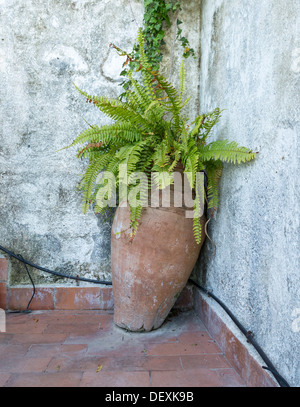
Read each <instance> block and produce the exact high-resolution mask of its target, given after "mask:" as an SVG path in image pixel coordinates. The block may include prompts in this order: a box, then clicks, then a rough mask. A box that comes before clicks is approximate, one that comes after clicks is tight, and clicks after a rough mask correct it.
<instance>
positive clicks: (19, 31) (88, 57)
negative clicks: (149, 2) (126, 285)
mask: <svg viewBox="0 0 300 407" xmlns="http://www.w3.org/2000/svg"><path fill="white" fill-rule="evenodd" d="M117 3H118V4H116V2H115V1H112V0H102V1H96V0H74V1H56V0H48V1H44V0H26V1H25V0H21V1H20V0H1V1H0V12H1V23H0V29H1V38H0V41H1V44H0V47H1V48H0V74H1V84H0V91H1V108H0V109H1V111H0V117H1V143H0V182H1V193H0V217H1V223H0V241H1V245H2V246H5V247H7V248H9V249H11V250H12V251H14V252H16V253H21V254H22V255H23V256H24V257H26V258H27V259H29V260H31V261H33V262H35V263H37V264H39V265H41V266H43V267H47V268H50V269H52V270H56V271H63V272H70V273H72V274H79V275H84V276H86V277H89V278H100V279H103V278H106V279H108V280H111V277H110V221H106V220H103V219H100V218H99V219H97V218H96V217H95V215H94V214H93V213H92V212H89V213H88V214H86V215H83V214H82V212H81V196H80V195H79V194H78V193H77V192H76V185H77V183H78V181H79V179H80V178H79V174H80V173H82V172H83V169H84V168H85V166H86V163H85V162H80V161H79V160H77V159H76V158H75V153H76V150H75V149H72V150H71V149H69V150H63V151H61V152H57V150H59V149H60V148H62V147H64V146H66V145H69V144H70V143H71V141H72V140H73V139H74V138H75V137H76V136H77V134H79V133H80V132H81V131H82V130H83V129H85V128H86V127H87V125H86V123H85V122H84V120H83V118H84V119H86V120H87V122H89V123H98V122H99V120H100V119H101V118H102V119H103V120H106V121H107V119H106V118H105V117H104V116H101V115H100V113H99V111H97V109H96V108H93V106H91V105H89V104H86V102H85V100H84V99H83V98H82V97H81V96H80V95H79V94H78V93H77V91H76V90H75V88H74V86H73V84H72V83H73V82H74V83H76V85H78V86H79V87H81V88H82V89H85V90H87V91H89V92H90V93H95V94H98V93H104V94H108V95H111V96H116V97H117V96H118V95H119V94H120V93H121V88H120V87H119V86H118V84H119V83H120V79H121V78H120V77H119V73H120V71H121V69H122V67H121V65H122V63H123V60H122V59H121V58H120V57H119V56H117V54H116V53H115V52H113V50H112V49H110V48H109V44H110V43H111V42H114V43H116V44H118V45H119V46H120V47H122V48H124V49H128V50H129V51H130V50H131V49H132V45H133V43H134V42H135V39H136V35H137V30H138V26H139V25H140V24H141V22H142V18H143V2H142V1H138V0H130V1H129V0H119V1H118V2H117ZM121 80H122V79H121ZM12 266H13V267H12V273H11V277H12V280H13V281H12V282H13V283H22V282H29V281H28V278H27V277H26V272H24V268H23V267H19V266H18V264H17V263H16V262H13V264H12ZM33 273H34V274H33V275H34V279H35V282H41V281H42V279H41V273H39V272H38V273H35V272H34V271H33ZM43 280H47V281H49V282H50V281H51V282H53V278H52V277H51V276H50V277H49V275H45V276H44V277H43ZM59 281H61V280H59ZM68 281H70V280H68Z"/></svg>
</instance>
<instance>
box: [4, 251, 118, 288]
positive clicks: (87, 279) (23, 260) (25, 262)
mask: <svg viewBox="0 0 300 407" xmlns="http://www.w3.org/2000/svg"><path fill="white" fill-rule="evenodd" d="M0 250H2V251H3V252H5V253H6V254H8V255H9V256H10V257H14V258H15V259H17V260H19V261H21V262H22V263H24V264H27V265H28V266H31V267H33V268H35V269H37V270H41V271H44V272H45V273H49V274H52V275H54V276H58V277H62V278H70V279H72V280H76V281H85V282H88V283H94V284H106V285H112V282H111V281H101V280H93V279H90V278H85V277H79V276H72V275H68V274H63V273H59V272H57V271H53V270H49V269H47V268H45V267H40V266H38V265H36V264H34V263H31V262H30V261H28V260H25V259H24V258H23V257H22V256H20V255H16V254H15V253H13V252H11V251H10V250H8V249H5V248H4V247H2V246H0ZM27 271H28V270H27Z"/></svg>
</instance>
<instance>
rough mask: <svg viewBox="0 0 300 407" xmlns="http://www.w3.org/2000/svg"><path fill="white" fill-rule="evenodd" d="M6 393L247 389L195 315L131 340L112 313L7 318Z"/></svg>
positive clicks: (2, 362) (0, 377) (2, 345)
mask: <svg viewBox="0 0 300 407" xmlns="http://www.w3.org/2000/svg"><path fill="white" fill-rule="evenodd" d="M6 322H7V323H6V333H0V387H19V386H23V387H33V386H34V387H50V386H51V387H53V386H54V387H94V386H97V387H112V388H114V387H152V388H153V387H212V386H213V387H216V386H217V387H236V386H245V383H244V381H243V380H242V379H241V377H240V376H239V375H238V374H237V373H236V371H235V370H234V369H233V367H232V366H231V364H230V362H229V361H228V360H227V358H225V356H224V354H223V353H222V352H221V350H220V348H219V347H218V346H217V344H216V343H215V342H214V341H213V340H212V338H211V337H210V335H209V334H208V332H207V330H206V329H205V327H204V325H203V323H202V322H201V320H199V317H198V316H197V315H196V314H195V313H194V311H188V312H178V311H177V312H174V313H173V314H172V313H171V314H170V316H169V317H168V319H167V321H166V322H165V323H164V324H163V326H162V327H160V328H159V329H158V330H156V331H152V332H148V333H132V332H127V331H125V330H122V329H121V328H118V327H117V326H115V325H114V323H113V312H112V311H106V312H105V311H92V310H91V311H76V310H74V311H63V310H56V311H50V310H45V311H33V312H32V313H30V314H7V319H6Z"/></svg>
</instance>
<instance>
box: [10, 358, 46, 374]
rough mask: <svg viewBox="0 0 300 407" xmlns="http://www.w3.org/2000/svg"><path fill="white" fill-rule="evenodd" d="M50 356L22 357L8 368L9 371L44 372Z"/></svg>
mask: <svg viewBox="0 0 300 407" xmlns="http://www.w3.org/2000/svg"><path fill="white" fill-rule="evenodd" d="M50 360H51V358H49V357H48V358H30V357H29V358H28V357H24V358H22V359H21V360H19V361H18V363H16V364H15V366H14V367H13V368H11V369H10V372H11V373H28V372H30V373H33V372H44V371H45V370H46V368H47V366H48V364H49V362H50Z"/></svg>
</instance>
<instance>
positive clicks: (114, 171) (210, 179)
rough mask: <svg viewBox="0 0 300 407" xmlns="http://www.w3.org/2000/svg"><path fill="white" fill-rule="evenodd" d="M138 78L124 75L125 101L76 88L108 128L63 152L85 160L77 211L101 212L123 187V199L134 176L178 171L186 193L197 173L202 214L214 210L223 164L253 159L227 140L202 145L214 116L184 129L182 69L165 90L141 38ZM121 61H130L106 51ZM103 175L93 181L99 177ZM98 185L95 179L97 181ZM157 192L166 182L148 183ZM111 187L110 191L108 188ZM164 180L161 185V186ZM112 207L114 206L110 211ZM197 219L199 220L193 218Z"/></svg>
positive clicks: (89, 132) (138, 210)
mask: <svg viewBox="0 0 300 407" xmlns="http://www.w3.org/2000/svg"><path fill="white" fill-rule="evenodd" d="M138 44H139V61H136V60H135V62H138V66H139V68H138V71H139V73H140V76H141V80H138V79H136V78H134V77H133V75H132V74H131V78H130V79H131V88H130V89H128V90H127V95H126V100H125V101H123V100H122V101H121V100H119V99H113V98H109V97H105V96H92V95H89V94H88V93H86V92H84V91H82V90H80V89H78V88H77V90H78V91H79V93H80V94H81V95H82V96H83V97H85V98H86V100H87V102H90V103H93V104H94V105H95V106H96V107H97V108H99V109H100V111H101V112H103V113H105V114H106V115H107V116H108V117H109V118H111V119H113V121H114V123H112V124H109V125H101V126H98V125H90V126H89V128H88V129H86V130H84V131H83V132H82V133H81V134H79V135H78V136H77V137H76V138H75V140H74V141H73V143H72V144H71V145H70V146H68V147H73V146H81V147H80V148H79V150H78V153H77V157H78V158H81V159H87V160H88V161H89V165H88V167H87V169H86V172H85V174H84V175H83V178H82V180H81V183H80V186H79V188H80V189H81V190H82V191H83V211H84V212H86V211H87V210H88V208H89V207H90V205H94V210H95V212H98V213H99V212H100V213H102V212H104V211H105V210H106V209H107V207H108V206H109V205H110V202H111V200H112V199H114V197H115V194H116V189H117V190H118V191H119V190H120V188H122V187H125V190H126V194H127V195H126V196H127V198H128V196H129V195H130V193H131V192H132V191H133V189H134V188H135V187H136V179H135V176H134V175H135V174H136V173H144V174H147V175H149V174H151V173H153V172H154V173H155V174H156V175H162V174H171V173H172V171H173V170H174V169H175V167H176V165H177V164H178V163H181V164H182V166H183V169H184V172H185V173H186V174H187V176H188V180H189V182H190V186H191V188H192V189H194V188H195V186H196V178H197V177H196V174H197V172H205V173H206V175H207V190H206V198H207V205H208V209H212V210H213V211H214V210H216V209H217V208H218V205H219V192H218V183H219V180H220V177H221V174H222V168H223V163H224V162H229V163H233V164H240V163H242V162H246V161H250V160H252V159H254V157H255V153H253V152H252V151H251V150H249V149H248V148H245V147H240V146H238V144H237V143H235V142H230V141H228V140H217V141H212V142H208V138H209V136H210V133H211V130H212V128H213V127H214V126H215V125H216V123H217V122H218V121H219V119H220V117H221V113H222V112H221V110H220V109H219V108H216V109H215V110H213V111H212V112H209V113H206V114H202V115H199V116H198V117H197V118H196V119H195V120H194V121H193V122H192V123H189V119H188V118H187V117H185V116H184V114H183V107H184V106H185V105H186V103H187V102H188V100H189V99H187V100H184V99H183V95H184V91H185V69H184V65H183V63H182V65H181V69H180V81H179V89H176V88H175V87H174V86H173V85H172V84H171V83H169V82H168V81H167V80H166V79H165V78H164V77H163V76H162V75H161V74H160V73H159V71H154V70H153V69H152V67H151V66H150V63H149V61H148V59H147V57H146V55H145V52H144V38H143V35H142V32H141V30H140V31H139V33H138ZM112 46H113V47H114V48H115V49H116V51H117V52H118V53H119V55H121V56H126V57H127V59H126V61H132V60H134V57H133V56H132V55H130V54H127V53H126V52H124V51H122V50H121V49H120V48H118V47H116V46H115V45H112ZM103 172H104V174H111V175H112V176H111V178H110V177H109V176H106V177H103V182H101V179H100V181H99V174H103ZM100 177H101V175H100ZM153 179H154V180H156V182H157V186H158V187H159V188H163V187H165V186H167V185H168V184H170V183H172V177H159V176H157V177H155V176H154V177H153ZM114 180H116V185H114V182H113V181H114ZM148 180H149V177H146V181H145V182H144V184H143V187H142V188H140V190H139V192H138V194H137V195H136V199H135V201H134V202H133V201H132V200H131V202H130V201H129V205H130V222H131V224H130V226H131V229H132V235H134V234H135V233H136V231H137V228H138V224H139V220H140V218H141V216H142V208H143V204H142V203H143V202H145V199H147V198H146V197H147V192H148V188H149V185H148ZM162 180H164V182H162ZM200 200H201V197H200V196H199V192H198V191H197V189H196V190H195V200H194V202H195V206H194V211H195V212H194V214H195V215H196V216H194V219H193V230H194V236H195V239H196V241H197V243H200V242H201V234H202V230H201V222H200V212H199V202H200ZM118 203H119V202H116V204H118ZM198 213H199V216H197V214H198Z"/></svg>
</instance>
